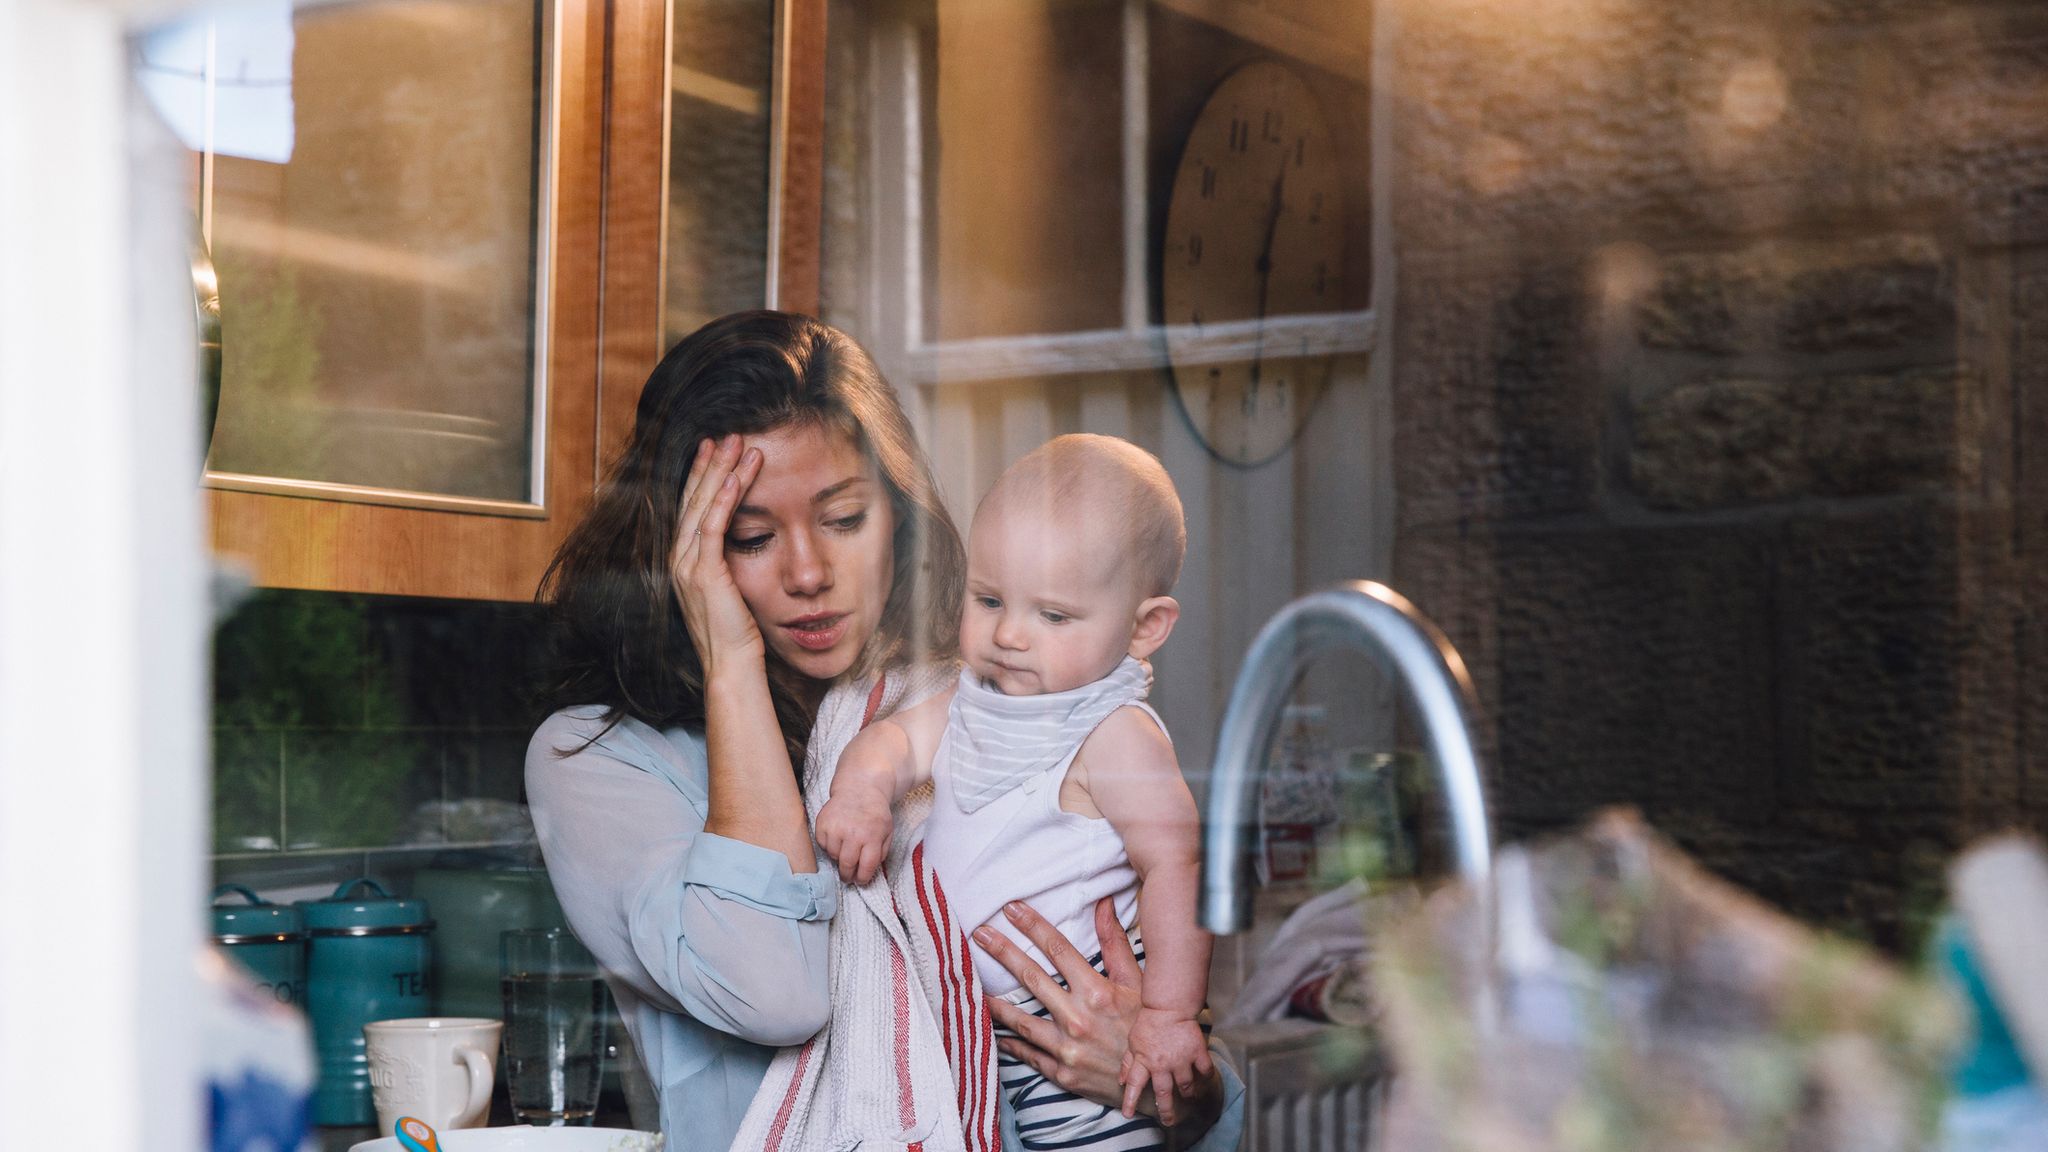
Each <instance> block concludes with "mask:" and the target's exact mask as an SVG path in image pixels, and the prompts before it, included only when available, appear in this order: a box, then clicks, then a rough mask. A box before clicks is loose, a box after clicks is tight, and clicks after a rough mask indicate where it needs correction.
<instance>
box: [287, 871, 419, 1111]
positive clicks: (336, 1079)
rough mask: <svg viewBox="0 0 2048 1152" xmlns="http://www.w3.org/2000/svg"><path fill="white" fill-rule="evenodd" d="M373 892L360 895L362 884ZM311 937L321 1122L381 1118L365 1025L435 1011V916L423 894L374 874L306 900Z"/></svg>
mask: <svg viewBox="0 0 2048 1152" xmlns="http://www.w3.org/2000/svg"><path fill="white" fill-rule="evenodd" d="M365 888H366V889H368V890H369V891H370V892H371V893H373V895H358V894H356V892H357V890H358V889H365ZM299 908H300V909H301V910H302V911H303V912H304V913H305V917H306V931H307V933H308V934H309V935H310V936H311V937H312V939H311V945H310V947H309V948H308V954H307V960H306V1011H307V1013H308V1014H309V1015H311V1016H312V1018H313V1045H314V1047H315V1048H316V1049H317V1050H318V1052H319V1057H320V1086H319V1088H318V1090H317V1091H316V1092H315V1093H314V1096H313V1122H314V1123H316V1124H374V1123H376V1119H377V1113H376V1108H375V1106H374V1105H373V1104H372V1103H371V1100H370V1064H369V1055H368V1052H367V1051H366V1049H365V1047H364V1043H363V1025H365V1024H368V1023H369V1022H370V1021H372V1020H394V1019H399V1018H402V1017H408V1016H427V1015H431V1014H432V1008H431V1005H430V1004H429V1002H428V996H429V993H430V989H429V987H428V973H429V972H431V971H432V970H433V945H432V933H433V930H434V922H433V921H432V920H430V919H428V917H427V904H426V901H424V900H403V899H398V898H395V897H393V896H391V895H390V894H389V893H387V892H385V891H384V889H383V888H381V887H379V886H378V884H377V883H376V881H374V880H370V879H368V878H364V879H360V880H351V881H349V882H348V883H346V884H343V885H342V886H341V887H339V888H336V889H335V890H334V895H333V896H331V897H329V898H328V899H325V900H307V901H303V902H301V903H300V904H299Z"/></svg>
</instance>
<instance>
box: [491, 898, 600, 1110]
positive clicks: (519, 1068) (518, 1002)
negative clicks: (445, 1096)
mask: <svg viewBox="0 0 2048 1152" xmlns="http://www.w3.org/2000/svg"><path fill="white" fill-rule="evenodd" d="M499 956H500V958H501V962H500V966H499V972H500V976H501V979H500V982H499V983H500V987H502V988H503V990H504V994H505V1083H506V1086H507V1088H508V1089H509V1091H510V1093H511V1097H512V1116H513V1118H514V1119H515V1120H517V1121H518V1122H519V1123H522V1124H533V1125H542V1126H547V1127H560V1126H562V1125H567V1124H589V1123H590V1122H591V1119H592V1118H593V1117H594V1116H596V1115H597V1096H598V1089H599V1087H600V1086H601V1083H602V1079H603V1075H604V1050H605V1046H604V994H605V993H604V981H603V980H602V978H601V977H600V974H599V972H598V967H597V961H596V959H594V958H593V957H592V956H591V955H590V953H589V952H588V951H586V950H585V949H584V947H583V945H582V944H580V943H578V942H577V940H576V937H575V936H573V935H571V934H570V932H569V930H568V929H566V928H517V929H513V930H511V931H509V932H506V933H504V934H503V936H502V937H501V938H500V948H499Z"/></svg>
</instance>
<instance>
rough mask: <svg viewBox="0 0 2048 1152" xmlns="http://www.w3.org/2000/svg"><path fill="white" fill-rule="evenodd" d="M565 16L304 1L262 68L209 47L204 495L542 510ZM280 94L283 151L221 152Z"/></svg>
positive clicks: (441, 2)
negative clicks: (213, 349)
mask: <svg viewBox="0 0 2048 1152" xmlns="http://www.w3.org/2000/svg"><path fill="white" fill-rule="evenodd" d="M554 19H555V16H554V5H553V3H551V2H549V0H540V2H539V3H536V2H535V0H368V2H351V3H340V4H323V5H313V6H306V7H301V8H297V9H295V10H294V11H292V13H291V15H290V17H289V22H290V36H289V41H288V43H289V47H288V48H287V49H286V50H285V51H286V52H287V53H288V57H287V58H286V59H285V60H282V61H278V62H277V63H278V64H279V65H280V67H277V68H276V69H274V71H275V73H278V74H274V75H271V76H267V77H252V76H251V75H250V61H249V60H247V59H243V58H234V57H229V58H227V59H223V58H222V57H221V55H220V53H219V46H220V45H219V42H218V41H210V42H209V43H210V44H211V45H212V50H211V52H210V54H209V56H208V60H207V71H206V72H205V73H204V76H203V79H204V82H205V90H206V96H207V99H206V113H207V121H206V137H205V141H204V143H203V144H202V146H201V148H200V149H199V156H198V160H199V165H200V197H201V215H202V222H203V224H204V226H205V229H206V231H207V232H208V234H209V235H208V239H209V241H210V245H211V255H212V259H213V264H214V266H215V269H216V272H217V275H218V281H219V293H220V312H221V335H222V353H221V379H220V389H221V396H220V409H219V414H218V417H217V419H216V424H215V431H214V436H213V441H212V449H211V454H210V456H209V459H208V473H207V479H208V483H209V484H211V485H212V486H214V487H219V488H230V489H240V490H245V491H258V492H282V493H286V494H304V495H315V496H319V497H322V498H325V499H334V500H359V501H366V502H370V503H384V504H400V505H412V506H426V507H443V508H450V509H453V510H467V511H480V512H493V513H497V514H510V515H541V514H542V513H543V509H544V505H545V498H544V494H545V492H546V478H545V477H544V475H543V474H542V473H543V462H544V460H545V439H546V437H545V433H544V429H545V427H546V408H547V397H548V391H547V372H546V365H547V354H546V347H545V345H546V334H547V332H548V330H549V327H548V323H547V317H546V315H545V312H546V302H547V301H548V299H549V290H548V275H549V265H550V260H549V253H548V251H547V245H546V237H547V235H548V234H549V228H548V225H549V216H550V205H551V200H552V190H551V187H550V183H551V181H550V173H551V172H552V171H553V170H554V164H553V153H552V147H553V138H554V135H555V122H554V121H555V114H556V112H555V109H556V102H555V98H554V90H555V89H554V77H555V74H556V71H557V69H556V66H555V62H554V60H553V58H552V53H553V50H554V45H555V43H556V34H555V29H554V27H553V21H554ZM258 63H259V64H260V63H261V62H260V61H258ZM144 66H145V68H147V67H148V62H147V61H145V62H144ZM257 70H258V71H261V69H260V67H259V68H258V69H257ZM280 82H281V83H282V84H283V85H286V86H287V87H285V88H284V89H283V91H284V93H285V94H284V95H283V99H284V100H285V101H287V102H288V109H287V111H286V113H285V114H286V115H287V116H288V117H289V120H288V124H289V129H288V133H289V136H288V143H287V148H288V156H287V157H284V158H270V159H258V158H252V157H251V156H248V155H234V154H230V153H229V152H228V151H227V150H226V149H222V148H216V147H215V146H214V145H215V141H216V139H217V135H218V137H232V136H233V135H234V131H235V129H236V127H237V126H236V125H235V124H233V123H230V122H224V121H223V119H222V118H223V117H224V116H231V115H234V114H236V112H237V110H238V109H239V108H241V107H242V105H243V103H244V102H246V101H247V100H248V99H250V97H251V88H252V86H254V85H256V84H259V83H269V84H272V85H278V84H279V83H280Z"/></svg>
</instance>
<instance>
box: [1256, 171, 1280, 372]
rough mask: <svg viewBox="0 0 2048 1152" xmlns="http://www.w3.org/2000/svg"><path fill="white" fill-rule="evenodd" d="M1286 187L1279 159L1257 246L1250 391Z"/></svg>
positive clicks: (1260, 357) (1260, 351)
mask: <svg viewBox="0 0 2048 1152" xmlns="http://www.w3.org/2000/svg"><path fill="white" fill-rule="evenodd" d="M1286 187H1287V158H1286V157H1285V156H1283V157H1281V158H1280V174H1279V175H1278V176H1275V177H1274V178H1273V200H1272V203H1271V204H1269V205H1267V207H1266V238H1265V240H1264V241H1262V242H1261V243H1260V245H1259V263H1258V269H1259V314H1258V322H1259V323H1258V327H1257V329H1256V330H1255V333H1254V335H1253V338H1252V391H1254V392H1257V391H1258V388H1259V372H1260V366H1261V362H1262V361H1264V359H1265V356H1266V289H1267V286H1268V285H1270V284H1271V283H1272V281H1273V235H1274V233H1276V232H1278V231H1279V230H1280V205H1281V202H1282V200H1281V193H1282V192H1283V191H1284V190H1285V189H1286Z"/></svg>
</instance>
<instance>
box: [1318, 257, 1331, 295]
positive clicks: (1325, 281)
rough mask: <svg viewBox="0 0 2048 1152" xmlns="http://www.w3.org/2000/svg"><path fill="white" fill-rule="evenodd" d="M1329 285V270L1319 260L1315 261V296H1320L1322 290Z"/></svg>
mask: <svg viewBox="0 0 2048 1152" xmlns="http://www.w3.org/2000/svg"><path fill="white" fill-rule="evenodd" d="M1329 283H1330V270H1329V268H1328V267H1327V266H1325V265H1324V263H1323V262H1322V261H1321V260H1318V261H1316V295H1318V296H1321V295H1322V294H1323V289H1324V288H1327V287H1328V286H1329Z"/></svg>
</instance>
